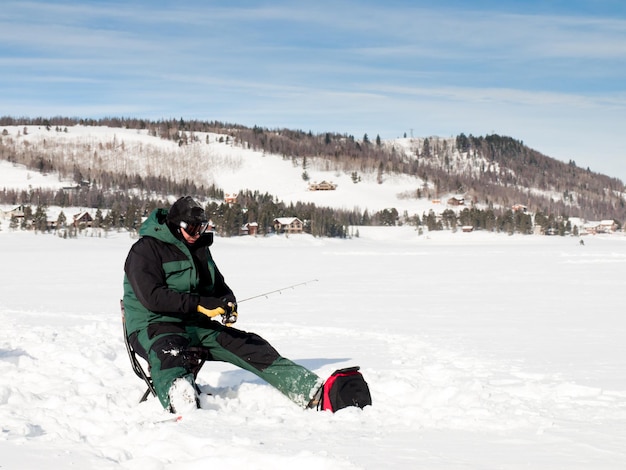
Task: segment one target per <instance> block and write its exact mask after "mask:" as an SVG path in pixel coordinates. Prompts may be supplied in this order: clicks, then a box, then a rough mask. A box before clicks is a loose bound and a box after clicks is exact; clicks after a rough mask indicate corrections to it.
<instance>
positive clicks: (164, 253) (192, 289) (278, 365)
mask: <svg viewBox="0 0 626 470" xmlns="http://www.w3.org/2000/svg"><path fill="white" fill-rule="evenodd" d="M166 215H167V211H166V210H164V209H156V210H155V211H153V212H152V214H150V217H149V218H148V219H147V220H146V221H145V222H144V223H143V224H142V226H141V228H140V230H139V234H140V235H141V238H140V239H139V240H138V241H137V242H136V243H135V244H134V245H133V246H132V248H131V250H130V252H129V254H128V257H127V258H126V263H125V265H124V272H125V275H124V310H125V317H126V329H127V332H128V336H129V340H130V341H131V344H133V345H134V347H135V349H136V351H137V352H138V353H139V354H140V355H143V356H144V357H145V358H146V359H147V360H148V362H149V364H150V374H151V376H152V379H153V381H154V387H155V389H156V392H157V395H158V397H159V400H160V401H161V404H162V405H163V407H165V408H167V407H168V406H169V396H168V392H169V389H170V386H171V384H172V383H173V381H174V380H175V379H177V378H179V377H187V376H189V375H190V374H191V372H190V371H191V369H192V367H193V366H192V365H191V364H190V360H189V357H188V354H186V351H187V350H188V348H190V347H192V348H198V347H200V348H202V349H203V350H204V352H206V355H207V356H208V357H209V360H215V361H224V362H228V363H231V364H234V365H236V366H238V367H241V368H242V369H245V370H248V371H250V372H252V373H254V374H256V375H257V376H259V377H261V378H262V379H264V380H265V381H267V382H268V383H269V384H271V385H273V386H274V387H276V388H277V389H278V390H280V391H281V392H282V393H284V394H285V395H286V396H287V397H289V398H290V399H291V400H292V401H293V402H295V403H297V404H298V405H301V406H303V407H304V406H306V405H307V404H308V402H309V400H310V399H311V398H312V396H313V394H314V393H315V391H316V390H317V389H318V388H319V386H320V384H321V383H322V381H321V379H320V378H319V377H318V376H317V375H316V374H314V373H313V372H311V371H309V370H308V369H306V368H304V367H302V366H300V365H297V364H295V363H293V362H292V361H290V360H288V359H286V358H283V357H281V356H280V354H279V353H278V352H277V351H276V349H274V348H273V347H272V346H271V345H270V344H269V343H268V342H267V341H266V340H264V339H263V338H261V337H260V336H258V335H256V334H254V333H248V332H245V331H242V330H238V329H236V328H232V327H225V326H223V325H222V324H221V323H219V322H217V321H213V320H211V319H209V318H208V317H207V316H205V315H203V314H201V313H198V312H197V307H198V304H199V303H200V302H201V299H202V297H219V298H222V297H224V296H232V295H233V294H232V291H231V290H230V288H229V287H228V286H227V285H226V283H225V282H224V277H223V276H222V274H221V273H220V271H219V269H218V268H217V266H216V265H215V262H214V261H213V258H212V257H211V252H210V250H209V246H210V245H211V244H212V242H213V234H212V233H206V234H203V235H202V236H201V237H200V238H199V239H198V241H196V243H194V244H193V245H188V244H186V243H185V242H184V241H183V240H182V239H181V238H178V237H176V236H175V235H174V234H173V233H172V231H171V230H170V229H169V227H168V225H167V224H166V222H165V218H166ZM191 376H192V377H193V375H191Z"/></svg>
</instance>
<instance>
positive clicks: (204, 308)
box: [197, 297, 230, 318]
mask: <svg viewBox="0 0 626 470" xmlns="http://www.w3.org/2000/svg"><path fill="white" fill-rule="evenodd" d="M197 310H198V312H199V313H202V314H203V315H206V316H207V317H210V318H213V317H216V316H218V315H224V314H225V313H226V311H227V310H230V308H229V307H228V304H227V303H226V302H224V301H223V300H222V299H218V298H216V297H200V303H198V308H197Z"/></svg>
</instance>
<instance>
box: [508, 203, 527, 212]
mask: <svg viewBox="0 0 626 470" xmlns="http://www.w3.org/2000/svg"><path fill="white" fill-rule="evenodd" d="M511 209H513V212H522V213H524V214H525V213H526V212H528V207H526V206H525V205H523V204H515V205H514V206H512V207H511Z"/></svg>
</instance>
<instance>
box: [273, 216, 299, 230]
mask: <svg viewBox="0 0 626 470" xmlns="http://www.w3.org/2000/svg"><path fill="white" fill-rule="evenodd" d="M273 225H274V230H275V231H276V233H302V230H303V228H304V224H303V223H302V221H301V220H300V219H298V218H297V217H278V218H276V219H274V222H273Z"/></svg>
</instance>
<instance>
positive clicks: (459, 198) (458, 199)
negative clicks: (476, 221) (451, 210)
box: [448, 196, 465, 206]
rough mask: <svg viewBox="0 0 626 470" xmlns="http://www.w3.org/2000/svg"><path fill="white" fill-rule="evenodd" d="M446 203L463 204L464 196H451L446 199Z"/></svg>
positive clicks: (452, 204) (451, 204)
mask: <svg viewBox="0 0 626 470" xmlns="http://www.w3.org/2000/svg"><path fill="white" fill-rule="evenodd" d="M448 204H449V205H450V206H464V205H465V198H464V197H463V196H452V197H451V198H450V199H448Z"/></svg>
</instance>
